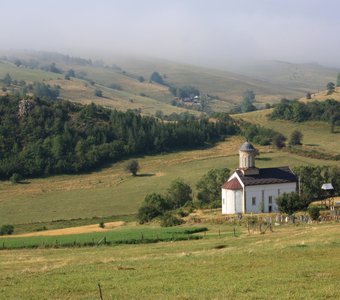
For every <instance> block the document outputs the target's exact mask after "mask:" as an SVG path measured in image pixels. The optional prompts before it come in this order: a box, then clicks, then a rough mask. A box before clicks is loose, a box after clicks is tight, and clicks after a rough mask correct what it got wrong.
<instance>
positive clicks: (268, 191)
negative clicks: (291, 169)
mask: <svg viewBox="0 0 340 300" xmlns="http://www.w3.org/2000/svg"><path fill="white" fill-rule="evenodd" d="M245 189H246V212H247V213H251V212H253V213H260V212H262V211H261V210H262V207H263V208H264V212H269V207H270V206H271V208H272V212H277V211H278V208H277V205H276V198H277V197H278V196H279V195H281V194H283V193H290V192H295V191H296V183H295V182H290V183H281V184H264V185H253V186H246V187H245ZM270 196H271V197H272V203H271V204H270V203H269V202H270V198H269V197H270ZM253 197H255V199H254V200H255V205H253ZM262 200H263V205H262Z"/></svg>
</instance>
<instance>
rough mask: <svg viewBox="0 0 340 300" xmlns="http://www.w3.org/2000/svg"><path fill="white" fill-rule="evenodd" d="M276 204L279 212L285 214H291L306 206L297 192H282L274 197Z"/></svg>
mask: <svg viewBox="0 0 340 300" xmlns="http://www.w3.org/2000/svg"><path fill="white" fill-rule="evenodd" d="M276 203H277V206H278V208H279V211H280V212H283V213H286V214H289V215H291V214H293V213H294V212H296V211H299V210H302V209H306V208H307V206H308V203H307V201H305V200H304V199H303V198H300V196H299V194H298V193H296V192H291V193H283V194H282V195H281V196H279V197H278V198H277V199H276Z"/></svg>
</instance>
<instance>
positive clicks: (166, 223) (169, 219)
mask: <svg viewBox="0 0 340 300" xmlns="http://www.w3.org/2000/svg"><path fill="white" fill-rule="evenodd" d="M183 223H184V221H183V220H182V219H180V218H178V217H177V216H175V215H174V214H173V213H171V212H166V213H165V214H164V215H163V217H162V218H161V226H162V227H171V226H177V225H181V224H183Z"/></svg>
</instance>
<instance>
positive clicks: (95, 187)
mask: <svg viewBox="0 0 340 300" xmlns="http://www.w3.org/2000/svg"><path fill="white" fill-rule="evenodd" d="M243 142H244V139H243V138H241V137H233V138H230V139H228V140H226V141H225V142H222V143H219V144H217V145H215V146H214V147H211V148H206V149H199V150H191V151H180V152H177V153H166V154H158V155H151V156H144V157H137V159H138V161H139V164H140V166H141V170H140V176H136V177H133V176H131V175H130V174H128V173H126V172H125V171H124V166H125V164H126V161H122V162H119V163H115V164H113V165H112V166H108V167H107V168H103V169H102V170H98V171H96V172H92V173H88V174H78V175H62V176H52V177H48V178H39V179H28V180H26V181H24V182H22V183H21V184H15V185H13V184H11V183H10V182H1V183H0V199H1V200H0V205H1V210H0V219H1V221H2V222H1V223H3V224H6V223H9V224H14V225H15V224H22V223H35V222H47V221H51V220H60V219H64V220H69V219H77V218H92V217H95V216H97V217H101V216H104V217H105V216H115V215H116V216H119V215H129V214H135V213H136V212H137V209H138V207H139V206H140V204H141V203H142V201H143V199H144V197H145V195H146V194H148V193H151V192H157V193H164V192H166V189H167V188H168V186H169V185H170V182H171V181H172V180H174V179H176V178H179V177H180V178H183V179H184V181H186V182H187V183H189V184H190V185H191V187H192V188H193V193H194V195H195V193H196V188H195V184H196V183H197V181H198V180H199V179H200V178H201V177H202V176H203V175H204V174H205V173H207V172H208V171H209V170H210V169H212V168H223V167H226V168H229V169H230V170H233V169H235V168H236V167H237V165H238V149H239V147H240V145H241V144H242V143H243ZM259 149H260V152H261V155H260V157H259V158H258V160H257V165H258V166H259V167H273V166H278V165H282V166H284V165H288V166H291V167H293V166H298V165H309V164H312V165H338V162H337V161H330V160H318V159H311V158H306V157H302V156H297V155H294V154H290V153H287V152H281V151H276V150H274V149H271V148H270V147H259Z"/></svg>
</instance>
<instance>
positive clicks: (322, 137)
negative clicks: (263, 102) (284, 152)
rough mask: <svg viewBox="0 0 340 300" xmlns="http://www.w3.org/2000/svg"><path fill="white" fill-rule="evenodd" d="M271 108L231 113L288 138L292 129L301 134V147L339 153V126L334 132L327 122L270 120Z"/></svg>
mask: <svg viewBox="0 0 340 300" xmlns="http://www.w3.org/2000/svg"><path fill="white" fill-rule="evenodd" d="M271 111H272V109H264V110H259V111H254V112H249V113H244V114H238V115H233V117H235V118H237V119H242V120H244V121H247V122H250V123H253V124H257V125H261V126H264V127H267V128H271V129H274V130H275V131H278V132H280V133H282V134H283V135H285V136H286V137H287V139H288V140H289V137H290V135H291V133H292V132H293V131H294V130H299V131H301V132H302V134H303V139H302V143H303V147H304V148H306V149H309V150H313V149H314V150H317V151H320V152H324V153H331V154H339V153H340V128H338V129H337V130H336V133H333V134H331V133H330V125H329V124H328V123H327V122H321V121H308V122H301V123H294V122H289V121H286V120H270V119H268V115H269V114H270V113H271Z"/></svg>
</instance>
